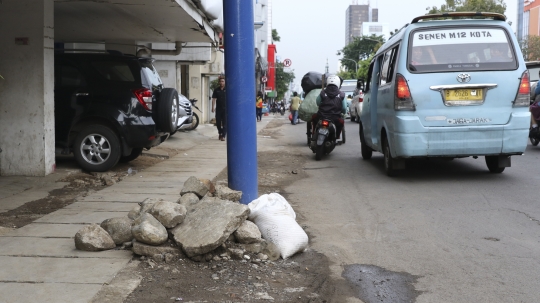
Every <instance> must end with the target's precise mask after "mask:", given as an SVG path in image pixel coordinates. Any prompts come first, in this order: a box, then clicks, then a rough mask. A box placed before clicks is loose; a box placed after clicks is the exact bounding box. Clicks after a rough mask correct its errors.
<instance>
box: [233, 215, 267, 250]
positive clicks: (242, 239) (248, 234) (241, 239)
mask: <svg viewBox="0 0 540 303" xmlns="http://www.w3.org/2000/svg"><path fill="white" fill-rule="evenodd" d="M234 236H235V238H236V241H237V242H238V243H241V244H250V243H257V242H261V241H262V238H261V231H260V230H259V228H258V227H257V225H255V223H253V222H251V221H248V220H246V221H244V222H243V223H242V225H240V227H238V229H237V230H236V231H235V232H234Z"/></svg>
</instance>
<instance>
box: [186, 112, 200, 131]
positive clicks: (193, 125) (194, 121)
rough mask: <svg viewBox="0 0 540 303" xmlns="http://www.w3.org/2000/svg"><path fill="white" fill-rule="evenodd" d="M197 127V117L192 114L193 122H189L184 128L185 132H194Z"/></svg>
mask: <svg viewBox="0 0 540 303" xmlns="http://www.w3.org/2000/svg"><path fill="white" fill-rule="evenodd" d="M197 126H199V116H198V115H197V114H196V113H195V112H193V120H192V121H191V124H190V125H189V126H188V127H186V128H185V130H194V129H196V128H197Z"/></svg>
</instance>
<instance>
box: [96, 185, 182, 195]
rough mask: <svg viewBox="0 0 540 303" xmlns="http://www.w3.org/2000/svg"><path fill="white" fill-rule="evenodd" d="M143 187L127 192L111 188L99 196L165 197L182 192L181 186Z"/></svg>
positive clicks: (104, 190)
mask: <svg viewBox="0 0 540 303" xmlns="http://www.w3.org/2000/svg"><path fill="white" fill-rule="evenodd" d="M142 185H144V184H141V186H138V187H132V188H129V190H127V189H128V187H123V188H120V187H109V188H106V189H103V190H100V191H99V194H100V195H104V194H114V195H116V194H130V195H133V194H165V195H173V194H178V193H179V192H180V189H181V187H182V186H181V185H179V186H176V187H166V188H155V187H145V186H142ZM132 186H133V185H132Z"/></svg>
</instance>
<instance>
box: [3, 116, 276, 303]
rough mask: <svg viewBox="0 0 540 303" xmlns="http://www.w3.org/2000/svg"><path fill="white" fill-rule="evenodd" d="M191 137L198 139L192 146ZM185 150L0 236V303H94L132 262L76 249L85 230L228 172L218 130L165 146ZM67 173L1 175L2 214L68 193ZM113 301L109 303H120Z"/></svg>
mask: <svg viewBox="0 0 540 303" xmlns="http://www.w3.org/2000/svg"><path fill="white" fill-rule="evenodd" d="M254 118H255V117H254ZM271 119H272V117H265V118H263V122H262V123H256V126H257V132H259V131H260V130H261V129H262V128H264V127H265V126H266V125H267V123H268V122H269V121H271ZM194 132H197V135H198V139H197V140H190V138H189V137H190V136H193V134H194ZM201 135H202V136H204V137H201ZM201 138H202V139H201ZM173 139H174V140H173ZM184 139H185V140H184ZM183 141H184V142H183ZM186 144H188V145H189V144H190V145H191V147H190V148H189V149H187V150H184V151H183V152H180V153H179V154H177V155H176V156H174V157H171V158H169V159H168V160H165V161H163V162H160V163H158V164H156V165H154V166H152V167H149V168H147V169H146V170H144V171H143V172H139V173H137V174H134V175H132V176H129V177H127V178H125V179H124V180H122V181H121V182H118V183H117V184H114V185H112V186H110V187H107V188H105V189H103V190H100V191H98V192H95V193H92V194H90V195H88V196H86V197H83V198H80V199H78V200H77V201H76V202H75V203H73V204H71V205H69V206H67V207H65V208H63V209H60V210H58V211H55V212H53V213H50V214H48V215H45V216H44V217H42V218H40V219H38V220H36V221H34V222H33V223H31V224H28V225H26V226H24V227H22V228H19V229H16V230H9V229H0V267H1V268H2V270H1V271H0V293H1V294H2V295H1V296H0V302H2V303H4V302H6V303H7V302H9V303H11V302H13V303H15V302H17V303H25V302H70V303H74V302H91V301H92V299H93V298H94V297H95V296H96V294H98V292H100V290H101V289H102V286H104V285H108V284H109V283H110V282H111V280H113V278H114V277H115V276H116V275H117V273H118V272H120V271H121V270H122V269H123V268H124V267H126V266H127V265H128V264H129V263H130V261H131V258H132V253H131V251H126V250H110V251H104V252H84V251H79V250H76V249H75V244H74V240H73V238H74V236H75V233H76V232H77V231H78V230H79V229H80V228H81V227H83V226H84V225H87V224H91V223H98V224H99V223H101V222H102V221H103V220H105V219H108V218H112V217H119V216H125V215H127V213H128V212H129V210H131V209H132V208H133V206H134V205H136V203H139V202H142V201H143V200H144V199H146V198H149V197H154V198H163V199H168V200H171V201H176V200H177V199H178V198H179V193H180V190H181V189H182V187H183V184H184V182H185V180H187V179H188V178H189V177H190V176H196V177H198V178H207V179H213V178H214V177H215V176H216V175H217V174H218V173H219V172H221V171H222V170H223V169H224V168H225V167H226V165H227V157H226V153H227V148H226V143H225V142H221V141H219V140H217V131H216V129H215V127H213V126H211V125H200V126H199V128H198V129H197V130H195V131H192V132H186V133H183V132H178V133H177V134H175V135H174V137H172V138H171V139H170V140H167V141H166V142H164V143H163V145H164V146H166V147H170V148H175V147H183V148H185V145H186ZM149 152H152V150H150V151H149ZM72 171H73V170H70V169H59V170H58V171H57V172H56V173H54V174H52V175H49V176H46V177H1V176H0V212H4V211H7V210H9V209H13V208H16V207H18V206H20V205H22V204H24V203H26V202H29V201H32V200H35V199H40V198H43V197H46V196H47V193H48V191H50V190H52V189H55V188H61V187H63V186H65V185H66V183H62V182H56V181H57V180H60V179H62V178H63V177H64V176H67V175H68V174H69V173H70V172H72ZM137 285H138V282H137V281H136V280H135V282H133V281H131V283H127V287H126V285H124V289H120V290H119V289H116V290H115V291H116V292H119V293H118V296H120V298H121V297H122V296H126V295H128V294H129V292H131V290H133V289H134V288H135V287H137ZM118 296H117V298H116V300H112V301H110V302H122V300H123V298H122V299H119V297H118ZM94 300H96V298H94Z"/></svg>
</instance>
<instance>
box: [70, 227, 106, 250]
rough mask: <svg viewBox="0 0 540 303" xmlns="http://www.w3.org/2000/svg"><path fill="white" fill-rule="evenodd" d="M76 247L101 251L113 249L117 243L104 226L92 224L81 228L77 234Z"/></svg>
mask: <svg viewBox="0 0 540 303" xmlns="http://www.w3.org/2000/svg"><path fill="white" fill-rule="evenodd" d="M75 247H76V248H77V249H79V250H85V251H101V250H107V249H113V248H115V247H116V244H114V241H113V239H112V238H111V236H110V235H109V234H108V233H107V232H106V231H105V230H104V229H103V228H101V227H100V226H99V225H97V224H92V225H87V226H85V227H83V228H81V229H80V230H79V231H78V232H77V233H76V234H75Z"/></svg>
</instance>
